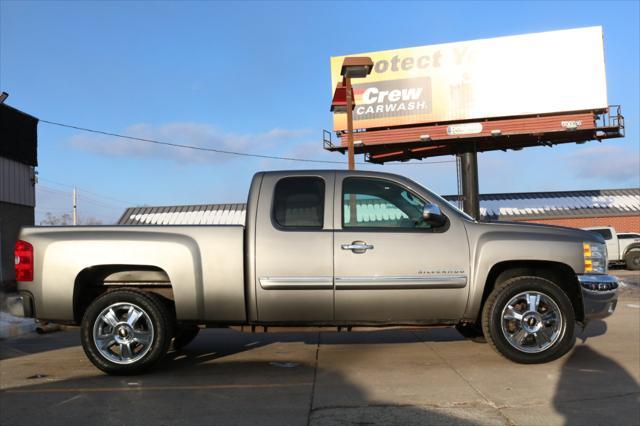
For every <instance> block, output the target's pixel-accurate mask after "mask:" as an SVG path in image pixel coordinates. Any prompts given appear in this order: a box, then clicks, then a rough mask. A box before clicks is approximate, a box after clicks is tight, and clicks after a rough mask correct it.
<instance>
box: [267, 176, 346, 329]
mask: <svg viewBox="0 0 640 426" xmlns="http://www.w3.org/2000/svg"><path fill="white" fill-rule="evenodd" d="M334 175H335V173H334V172H319V173H317V174H316V173H313V172H306V173H303V172H301V173H297V174H296V173H291V172H287V173H286V174H279V173H266V174H265V175H264V178H263V181H262V185H261V188H260V195H259V200H258V211H257V215H256V228H255V262H256V263H255V268H256V269H255V270H256V274H255V276H256V282H255V289H256V300H257V317H258V320H259V321H265V322H291V323H295V322H331V321H332V320H333V185H334Z"/></svg>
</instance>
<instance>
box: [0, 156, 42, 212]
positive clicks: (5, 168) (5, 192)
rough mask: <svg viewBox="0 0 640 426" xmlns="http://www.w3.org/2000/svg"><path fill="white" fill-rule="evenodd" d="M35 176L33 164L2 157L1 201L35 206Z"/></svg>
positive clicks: (0, 159) (0, 166)
mask: <svg viewBox="0 0 640 426" xmlns="http://www.w3.org/2000/svg"><path fill="white" fill-rule="evenodd" d="M34 178H35V175H34V170H33V167H32V166H29V165H27V164H23V163H19V162H17V161H14V160H10V159H8V158H4V157H0V202H5V203H11V204H18V205H21V206H29V207H34V206H35V205H36V192H35V185H34V183H35V182H34Z"/></svg>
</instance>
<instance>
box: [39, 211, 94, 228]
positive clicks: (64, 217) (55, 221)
mask: <svg viewBox="0 0 640 426" xmlns="http://www.w3.org/2000/svg"><path fill="white" fill-rule="evenodd" d="M71 224H73V218H72V217H71V215H70V214H69V213H63V214H59V215H54V214H52V213H51V212H47V213H45V216H44V219H42V220H41V221H40V225H41V226H64V225H71ZM78 225H102V221H101V220H100V219H96V218H95V217H86V218H80V219H79V220H78Z"/></svg>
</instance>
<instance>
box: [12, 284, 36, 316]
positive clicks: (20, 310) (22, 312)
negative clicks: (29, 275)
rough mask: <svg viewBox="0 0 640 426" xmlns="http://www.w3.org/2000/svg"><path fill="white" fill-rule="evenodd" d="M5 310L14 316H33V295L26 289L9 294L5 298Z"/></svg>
mask: <svg viewBox="0 0 640 426" xmlns="http://www.w3.org/2000/svg"><path fill="white" fill-rule="evenodd" d="M5 303H6V305H7V311H8V312H9V313H10V314H11V315H13V316H16V317H24V318H34V317H35V312H34V310H33V297H31V294H29V293H27V292H26V291H23V292H20V293H19V294H10V295H8V296H7V298H6V302H5Z"/></svg>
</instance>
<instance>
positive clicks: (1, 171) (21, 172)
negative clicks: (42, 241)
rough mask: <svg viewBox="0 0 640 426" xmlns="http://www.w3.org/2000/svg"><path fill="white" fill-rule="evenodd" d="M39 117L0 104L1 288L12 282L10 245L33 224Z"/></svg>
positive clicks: (8, 286)
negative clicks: (21, 229) (25, 227)
mask: <svg viewBox="0 0 640 426" xmlns="http://www.w3.org/2000/svg"><path fill="white" fill-rule="evenodd" d="M37 127H38V119H37V118H35V117H32V116H30V115H29V114H25V113H24V112H22V111H19V110H17V109H15V108H12V107H10V106H9V105H7V104H5V103H0V141H1V143H0V241H1V242H0V261H1V262H0V266H1V267H0V289H4V290H8V289H10V287H11V286H13V285H14V284H15V277H14V271H13V265H14V258H13V247H14V244H15V241H16V239H17V237H18V232H19V231H20V228H21V227H22V226H29V225H33V224H34V209H35V204H36V196H35V183H36V182H35V181H36V178H35V167H36V166H37V165H38V156H37V145H38V142H37V141H38V133H37V132H38V130H37Z"/></svg>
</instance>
